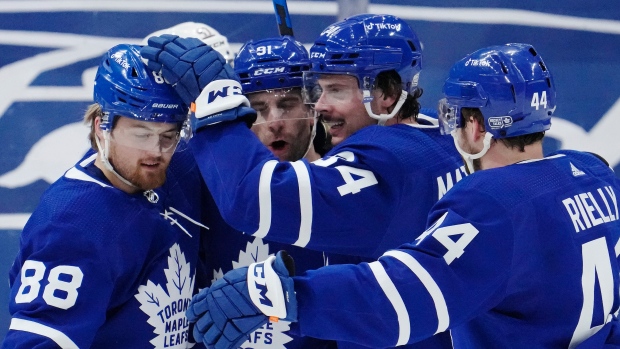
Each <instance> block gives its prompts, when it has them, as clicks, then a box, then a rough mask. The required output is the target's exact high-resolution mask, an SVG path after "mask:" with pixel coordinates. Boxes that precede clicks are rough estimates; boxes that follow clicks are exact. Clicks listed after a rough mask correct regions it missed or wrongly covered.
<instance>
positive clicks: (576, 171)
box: [570, 162, 586, 177]
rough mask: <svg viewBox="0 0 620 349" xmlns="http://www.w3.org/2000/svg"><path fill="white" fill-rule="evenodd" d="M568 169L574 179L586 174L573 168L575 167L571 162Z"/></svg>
mask: <svg viewBox="0 0 620 349" xmlns="http://www.w3.org/2000/svg"><path fill="white" fill-rule="evenodd" d="M570 169H571V171H573V176H575V177H579V176H583V175H585V174H586V173H585V172H583V171H582V170H580V169H578V168H577V167H575V165H573V163H572V162H570Z"/></svg>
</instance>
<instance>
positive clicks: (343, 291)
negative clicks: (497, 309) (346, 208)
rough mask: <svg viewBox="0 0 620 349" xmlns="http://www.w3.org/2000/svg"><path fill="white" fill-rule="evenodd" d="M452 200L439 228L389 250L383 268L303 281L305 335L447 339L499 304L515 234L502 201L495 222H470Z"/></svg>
mask: <svg viewBox="0 0 620 349" xmlns="http://www.w3.org/2000/svg"><path fill="white" fill-rule="evenodd" d="M489 200H491V201H490V202H494V200H493V199H492V198H489ZM449 201H450V200H446V201H444V203H446V204H447V205H450V204H451V206H450V207H451V208H450V209H447V208H446V207H448V206H445V207H444V206H439V207H436V210H435V212H434V215H433V217H434V218H436V219H435V224H433V225H431V226H430V227H429V228H428V230H427V231H426V232H424V233H423V234H422V235H421V236H420V237H419V238H418V239H417V240H416V241H415V242H414V243H412V244H407V245H403V246H401V247H400V248H399V249H397V250H390V251H387V252H386V253H385V254H384V255H383V256H382V257H381V258H380V259H379V260H378V261H376V262H372V263H367V264H366V263H365V264H360V265H358V266H352V265H339V266H332V267H329V268H324V269H321V270H318V271H315V272H308V273H307V274H306V275H304V276H300V277H297V278H295V290H296V292H297V294H298V301H299V309H300V310H299V314H300V315H299V317H300V320H299V324H298V326H299V328H298V329H299V331H300V332H301V333H302V334H304V335H310V336H320V335H321V332H325V331H328V332H329V334H328V335H327V336H328V338H332V337H338V338H339V339H340V340H344V341H350V342H357V343H360V344H365V345H372V346H376V347H389V346H397V345H403V344H406V343H411V342H418V341H421V340H423V339H425V338H428V337H431V336H433V335H434V334H437V333H441V332H444V331H446V330H447V329H448V327H449V326H451V325H453V324H455V323H457V324H458V323H462V322H464V321H466V320H467V319H468V318H469V317H470V316H472V314H474V313H475V312H476V311H480V309H489V308H491V307H492V306H493V305H495V304H496V303H497V302H498V301H499V300H500V299H501V298H500V296H501V295H503V291H504V289H505V287H506V282H507V280H508V271H509V270H510V264H511V260H512V253H511V251H512V244H513V241H512V238H511V236H512V230H511V227H510V225H509V224H508V225H507V224H506V221H505V218H502V214H501V205H499V203H497V202H495V203H496V204H497V205H494V212H496V213H498V215H497V216H496V217H495V218H492V217H489V216H488V215H486V214H480V215H479V216H476V215H474V216H471V215H470V216H468V217H467V219H465V218H464V217H462V216H461V215H460V214H459V213H458V211H459V209H460V208H459V205H458V204H456V205H455V203H454V202H450V204H448V202H449ZM482 212H484V210H482ZM504 217H505V216H504ZM489 218H491V219H489ZM498 227H502V229H501V231H502V233H501V234H498V233H496V231H498ZM489 246H493V247H494V248H493V249H489V248H488V247H489ZM360 285H364V286H363V287H360ZM350 324H355V325H353V326H350Z"/></svg>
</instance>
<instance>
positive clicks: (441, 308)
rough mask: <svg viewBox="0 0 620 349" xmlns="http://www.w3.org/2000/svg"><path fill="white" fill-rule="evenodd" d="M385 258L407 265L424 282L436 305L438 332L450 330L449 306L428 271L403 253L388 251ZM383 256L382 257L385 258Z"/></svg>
mask: <svg viewBox="0 0 620 349" xmlns="http://www.w3.org/2000/svg"><path fill="white" fill-rule="evenodd" d="M383 256H390V257H394V258H396V259H398V260H399V261H401V262H402V263H403V264H405V265H406V266H407V267H408V268H409V269H411V271H412V272H413V273H414V274H415V275H416V276H417V277H418V279H420V281H422V284H423V285H424V287H426V290H427V291H428V293H429V294H430V295H431V298H432V299H433V302H434V303H435V311H436V312H437V332H435V333H440V332H443V331H445V330H447V329H448V325H450V314H449V313H448V305H447V304H446V299H445V298H444V296H443V293H442V292H441V289H440V288H439V286H438V285H437V283H436V282H435V280H434V279H433V277H432V276H431V275H430V274H429V273H428V271H427V270H426V269H424V267H423V266H422V265H421V264H420V263H419V262H418V261H417V260H416V259H415V258H413V256H411V255H410V254H407V253H405V252H402V251H397V250H392V251H387V252H386V253H384V254H383ZM383 256H382V257H383Z"/></svg>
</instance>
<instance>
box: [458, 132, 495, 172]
mask: <svg viewBox="0 0 620 349" xmlns="http://www.w3.org/2000/svg"><path fill="white" fill-rule="evenodd" d="M450 134H451V135H452V139H453V140H454V146H455V147H456V150H458V152H459V154H461V156H462V157H463V160H464V161H465V166H467V170H468V172H469V174H472V173H474V161H473V160H476V159H480V158H481V157H483V156H484V154H486V153H487V151H489V148H490V147H491V138H493V135H492V134H491V132H487V133H486V134H485V135H484V140H483V141H482V144H483V146H482V150H481V151H479V152H478V153H476V154H470V153H468V152H466V151H464V150H463V149H461V147H460V146H459V138H460V137H461V136H460V132H459V129H458V128H456V129H454V130H453V131H452V132H450Z"/></svg>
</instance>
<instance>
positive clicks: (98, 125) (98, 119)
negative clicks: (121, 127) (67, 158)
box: [93, 116, 103, 141]
mask: <svg viewBox="0 0 620 349" xmlns="http://www.w3.org/2000/svg"><path fill="white" fill-rule="evenodd" d="M93 122H94V123H95V127H94V130H95V137H98V138H99V140H100V141H102V140H103V130H102V129H101V122H102V121H101V116H97V117H95V119H94V120H93Z"/></svg>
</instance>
